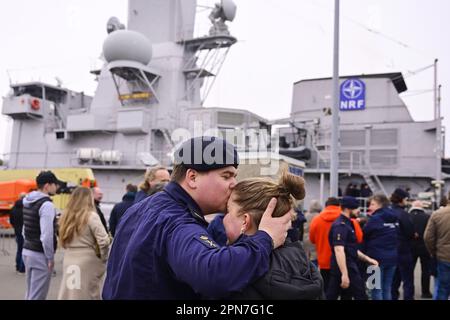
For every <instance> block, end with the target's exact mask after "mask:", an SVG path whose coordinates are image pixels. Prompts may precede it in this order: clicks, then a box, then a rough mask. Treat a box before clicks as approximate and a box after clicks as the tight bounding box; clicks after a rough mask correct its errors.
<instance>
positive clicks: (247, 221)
mask: <svg viewBox="0 0 450 320" xmlns="http://www.w3.org/2000/svg"><path fill="white" fill-rule="evenodd" d="M252 226H253V220H252V216H251V215H250V214H249V213H244V220H243V222H242V229H243V230H244V232H245V231H247V230H250V229H251V228H252Z"/></svg>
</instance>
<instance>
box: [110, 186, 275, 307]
mask: <svg viewBox="0 0 450 320" xmlns="http://www.w3.org/2000/svg"><path fill="white" fill-rule="evenodd" d="M206 227H207V223H206V221H205V220H204V218H203V215H202V212H201V210H200V208H199V207H198V205H197V204H196V203H195V201H194V200H193V199H192V198H191V197H190V196H189V194H188V193H187V192H186V191H185V190H184V189H183V188H181V186H180V185H178V184H177V183H174V182H171V183H169V184H168V185H167V186H166V187H165V188H164V191H163V192H159V193H157V194H155V195H153V196H151V197H149V198H147V199H145V200H143V201H141V202H139V203H137V204H135V205H133V206H132V207H131V208H130V209H129V210H127V212H126V213H125V215H124V216H123V217H122V220H121V223H120V224H119V228H118V229H117V231H116V237H115V239H114V242H113V244H112V248H111V253H110V257H109V260H108V266H107V274H106V279H105V285H104V287H103V294H102V295H103V299H198V298H221V297H226V296H229V295H230V294H232V293H234V292H237V291H240V290H242V289H243V288H244V287H246V286H248V285H249V283H251V282H253V281H255V280H256V279H257V278H259V277H261V276H262V275H263V274H265V273H266V272H267V271H268V269H269V262H270V255H271V252H272V240H271V238H270V236H269V235H268V234H267V233H266V232H264V231H258V232H257V233H256V234H255V235H254V236H251V237H247V238H245V239H244V240H242V241H239V242H238V243H236V244H235V245H233V246H228V247H219V246H218V245H217V244H216V243H215V242H214V241H213V240H211V239H210V237H209V235H208V233H207V230H206Z"/></svg>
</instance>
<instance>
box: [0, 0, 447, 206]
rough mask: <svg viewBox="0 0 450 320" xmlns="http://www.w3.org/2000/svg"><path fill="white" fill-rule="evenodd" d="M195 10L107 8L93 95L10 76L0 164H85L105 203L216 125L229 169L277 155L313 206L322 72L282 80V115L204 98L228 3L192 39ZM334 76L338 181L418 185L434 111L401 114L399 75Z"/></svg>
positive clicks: (226, 44)
mask: <svg viewBox="0 0 450 320" xmlns="http://www.w3.org/2000/svg"><path fill="white" fill-rule="evenodd" d="M196 7H197V1H195V0H182V1H181V0H129V3H128V21H127V25H126V26H125V25H124V24H122V23H121V22H120V21H119V20H118V19H117V18H114V17H112V18H111V19H109V21H107V22H106V25H107V28H106V31H107V33H105V41H104V43H103V52H102V57H103V60H104V63H103V66H102V67H101V69H98V70H91V71H90V72H91V73H92V74H93V75H94V76H95V78H96V81H97V83H98V84H97V89H96V92H95V95H94V96H93V97H91V96H87V95H85V94H83V93H82V92H75V91H73V90H70V89H68V88H64V87H62V86H59V85H50V84H47V83H43V82H27V83H14V84H11V92H10V94H8V95H7V96H6V97H5V98H4V100H3V108H2V113H3V114H4V115H7V116H9V117H11V118H12V119H13V120H14V121H13V128H12V143H11V149H10V151H9V153H8V154H7V155H6V156H7V162H6V167H5V170H8V169H30V168H49V169H52V168H91V169H92V170H93V171H94V174H95V177H96V179H97V181H98V183H99V185H100V186H101V187H102V188H103V189H104V193H105V199H104V200H105V201H106V202H117V201H119V200H120V199H121V196H122V194H123V192H124V189H125V185H126V184H127V183H129V182H133V183H139V181H140V180H141V179H142V178H143V173H144V171H145V169H146V168H148V167H151V166H155V165H157V164H160V165H164V166H167V167H169V168H170V167H171V165H172V161H173V159H172V154H173V151H174V150H175V149H176V147H177V146H178V145H179V144H180V143H181V142H182V141H183V140H184V139H186V138H189V137H190V136H194V135H202V134H206V133H209V134H220V135H222V136H223V137H225V138H227V139H229V140H231V142H233V143H235V144H236V145H237V147H238V149H239V152H240V155H241V159H242V160H243V163H244V166H242V169H241V170H240V172H241V173H240V176H246V175H247V176H249V175H269V176H270V175H272V176H273V175H274V174H275V173H276V172H278V169H279V164H280V162H283V164H284V165H285V166H287V167H288V169H289V171H291V172H293V173H295V174H299V175H304V176H305V178H306V181H307V188H308V192H307V197H306V199H305V204H306V205H307V204H308V203H309V201H311V200H312V199H320V200H321V202H322V203H323V201H324V199H326V197H328V195H329V173H330V149H331V138H330V137H331V100H330V97H331V93H332V80H331V79H330V78H328V79H326V78H324V79H309V80H301V81H299V82H296V83H294V84H293V99H292V107H291V114H290V116H289V117H288V118H283V119H275V120H270V119H265V118H263V117H261V116H259V115H257V114H255V113H252V112H249V111H247V110H241V109H230V108H206V107H204V101H205V99H206V97H207V95H208V93H209V92H210V89H211V86H212V85H213V84H214V79H215V78H216V76H217V74H218V72H219V71H220V69H221V67H222V65H223V62H224V61H225V59H226V56H227V53H228V52H229V50H230V49H231V47H232V46H233V45H234V44H235V43H236V42H237V39H236V38H235V37H234V36H232V35H231V34H230V32H229V29H228V25H227V24H229V23H230V22H231V21H233V19H234V18H235V15H236V10H237V8H236V5H235V4H234V3H233V1H232V0H222V1H220V3H217V4H216V5H215V7H213V8H211V12H210V14H209V20H210V22H211V27H210V29H209V32H208V34H205V35H203V36H201V37H194V28H195V23H196V21H195V19H196ZM86 72H88V70H87V71H86ZM340 82H341V85H340V87H341V100H340V115H339V117H340V127H339V133H340V139H339V141H340V149H339V150H340V151H339V183H340V188H341V189H344V188H345V185H346V184H347V183H349V182H353V183H362V182H365V183H367V184H368V185H369V186H370V188H371V189H372V191H373V192H384V193H386V194H388V193H390V192H392V191H393V189H394V188H395V187H403V188H409V189H410V190H411V193H413V194H417V193H419V192H421V191H425V190H427V189H429V188H430V183H431V181H433V180H436V179H435V177H436V171H437V170H438V171H439V170H441V169H440V161H441V158H442V154H443V153H442V152H437V150H444V149H443V148H440V149H437V148H436V141H437V138H440V140H439V141H441V143H442V142H443V141H444V131H443V130H440V129H439V128H440V125H438V124H440V123H439V121H440V119H439V120H435V121H427V122H416V121H414V120H413V119H412V117H411V115H410V114H409V112H408V109H407V107H406V105H405V104H404V103H403V101H402V100H401V99H400V97H399V94H400V93H402V92H405V91H406V90H407V87H406V84H405V81H404V78H403V76H402V74H401V73H387V74H370V75H356V76H348V77H340ZM442 145H443V143H442ZM263 160H264V161H263ZM274 164H275V165H274ZM245 166H247V167H245ZM446 177H447V175H446V174H444V175H443V178H444V179H445V178H446ZM436 185H437V186H438V187H439V186H440V184H439V183H437V184H436Z"/></svg>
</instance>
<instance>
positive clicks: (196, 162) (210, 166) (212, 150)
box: [174, 136, 239, 171]
mask: <svg viewBox="0 0 450 320" xmlns="http://www.w3.org/2000/svg"><path fill="white" fill-rule="evenodd" d="M179 164H183V165H184V166H185V167H187V168H189V169H194V170H197V171H210V170H215V169H221V168H225V167H228V166H233V167H235V168H237V167H238V165H239V157H238V153H237V150H236V147H235V146H233V145H232V144H231V143H229V142H227V141H226V140H223V139H221V138H218V137H207V136H203V137H195V138H191V139H189V140H186V141H185V142H183V144H182V145H181V146H180V148H178V150H176V151H175V154H174V165H179Z"/></svg>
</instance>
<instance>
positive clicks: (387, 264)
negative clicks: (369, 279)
mask: <svg viewBox="0 0 450 320" xmlns="http://www.w3.org/2000/svg"><path fill="white" fill-rule="evenodd" d="M388 206H389V199H388V198H387V197H386V196H385V195H383V194H376V195H374V196H372V197H371V198H370V199H369V210H368V214H369V216H370V219H369V221H368V222H367V223H366V225H365V226H364V229H363V235H364V236H363V237H364V243H363V245H364V251H365V253H366V254H367V255H368V256H370V257H372V258H374V259H375V260H377V261H378V269H377V271H378V272H379V275H380V278H379V280H380V282H379V283H375V284H372V285H374V286H375V287H374V288H373V289H372V291H371V295H372V300H392V295H391V288H392V281H393V279H394V274H395V269H396V268H397V228H398V219H397V217H396V216H395V215H394V213H393V212H392V210H391V209H390V208H389V207H388Z"/></svg>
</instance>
